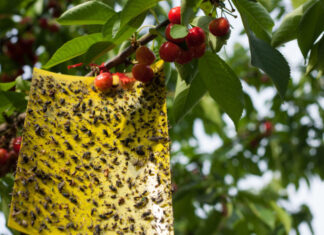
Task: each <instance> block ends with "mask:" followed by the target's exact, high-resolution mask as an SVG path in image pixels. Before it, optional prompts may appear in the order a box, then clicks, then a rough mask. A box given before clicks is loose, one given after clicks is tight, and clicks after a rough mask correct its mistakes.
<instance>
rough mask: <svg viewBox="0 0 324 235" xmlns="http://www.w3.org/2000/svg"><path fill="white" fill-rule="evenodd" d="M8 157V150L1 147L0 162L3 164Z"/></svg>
mask: <svg viewBox="0 0 324 235" xmlns="http://www.w3.org/2000/svg"><path fill="white" fill-rule="evenodd" d="M8 158H9V154H8V151H7V150H5V149H3V148H1V149H0V164H1V165H4V164H5V163H6V162H7V160H8Z"/></svg>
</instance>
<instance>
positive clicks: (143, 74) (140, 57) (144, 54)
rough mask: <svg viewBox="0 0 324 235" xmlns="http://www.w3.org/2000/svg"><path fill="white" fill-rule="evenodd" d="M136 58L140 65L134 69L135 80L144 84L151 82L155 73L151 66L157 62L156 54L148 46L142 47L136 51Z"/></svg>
mask: <svg viewBox="0 0 324 235" xmlns="http://www.w3.org/2000/svg"><path fill="white" fill-rule="evenodd" d="M135 57H136V60H137V61H138V64H136V65H135V66H134V67H133V68H132V74H133V76H134V78H135V79H136V80H138V81H141V82H144V83H147V82H149V81H151V80H152V79H153V77H154V73H153V70H152V68H151V66H150V65H151V64H153V63H154V61H155V55H154V53H153V52H152V51H151V50H150V49H148V48H147V47H146V46H140V47H139V48H137V50H136V53H135Z"/></svg>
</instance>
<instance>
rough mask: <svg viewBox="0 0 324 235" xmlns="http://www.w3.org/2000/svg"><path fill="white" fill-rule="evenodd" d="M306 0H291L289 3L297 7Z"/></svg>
mask: <svg viewBox="0 0 324 235" xmlns="http://www.w3.org/2000/svg"><path fill="white" fill-rule="evenodd" d="M306 2H307V0H291V3H292V5H293V7H294V8H297V7H299V6H300V5H302V4H304V3H306Z"/></svg>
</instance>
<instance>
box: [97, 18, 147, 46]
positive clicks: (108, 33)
mask: <svg viewBox="0 0 324 235" xmlns="http://www.w3.org/2000/svg"><path fill="white" fill-rule="evenodd" d="M146 14H147V12H144V13H142V14H141V15H139V16H137V17H135V18H134V19H133V20H131V21H130V22H128V23H127V24H126V25H125V26H124V27H123V28H122V29H120V30H119V31H118V33H117V35H116V36H115V38H113V27H114V25H113V22H114V21H115V20H117V19H118V18H119V16H118V15H116V16H114V17H113V18H111V19H110V20H108V21H107V22H106V23H105V25H104V26H103V28H102V34H103V36H104V38H105V40H106V41H112V42H114V44H115V45H118V44H120V43H122V42H123V41H125V40H127V39H129V38H130V37H131V36H132V34H133V33H134V32H135V31H136V30H137V29H138V28H139V26H141V25H142V23H143V21H144V19H145V17H146Z"/></svg>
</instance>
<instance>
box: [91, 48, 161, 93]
mask: <svg viewBox="0 0 324 235" xmlns="http://www.w3.org/2000/svg"><path fill="white" fill-rule="evenodd" d="M135 57H136V60H137V62H138V64H135V65H134V67H133V68H132V75H133V77H129V76H127V74H125V73H118V72H117V73H113V74H111V73H109V71H107V70H106V69H105V66H104V65H101V66H99V70H100V74H99V75H98V76H97V77H96V78H95V81H94V84H95V86H96V87H97V88H98V89H99V90H100V91H104V92H106V91H109V90H110V89H111V88H113V87H115V88H116V87H118V86H119V85H120V86H121V87H122V88H123V89H130V88H131V87H132V86H133V84H134V82H135V81H136V80H137V81H140V82H143V83H147V82H149V81H151V80H152V79H153V77H154V72H153V70H152V68H151V66H150V65H151V64H153V63H154V61H155V55H154V53H153V52H152V51H151V50H150V49H149V48H147V47H146V46H140V47H139V48H137V50H136V53H135Z"/></svg>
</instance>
